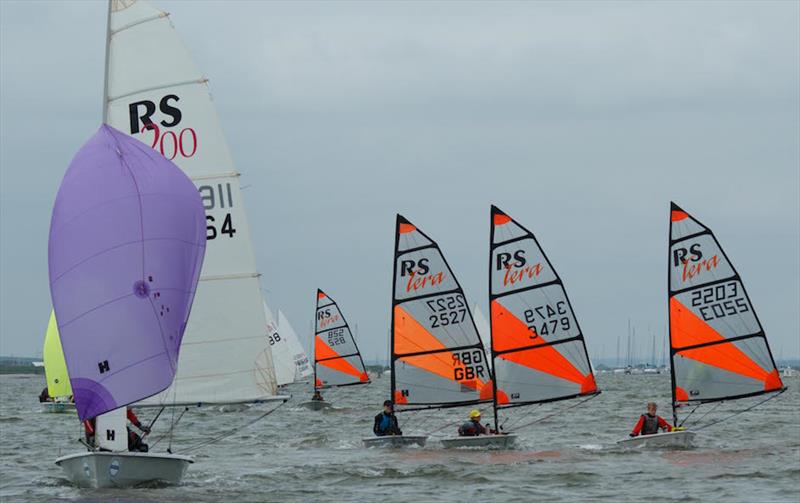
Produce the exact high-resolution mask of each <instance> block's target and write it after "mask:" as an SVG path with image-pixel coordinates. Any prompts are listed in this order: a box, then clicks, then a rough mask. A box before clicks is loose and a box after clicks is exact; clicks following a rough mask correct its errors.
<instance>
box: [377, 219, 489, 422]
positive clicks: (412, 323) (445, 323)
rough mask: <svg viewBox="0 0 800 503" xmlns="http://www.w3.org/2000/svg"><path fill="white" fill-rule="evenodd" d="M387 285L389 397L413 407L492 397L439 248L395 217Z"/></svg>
mask: <svg viewBox="0 0 800 503" xmlns="http://www.w3.org/2000/svg"><path fill="white" fill-rule="evenodd" d="M394 258H395V260H394V281H393V287H392V298H393V301H392V331H391V364H392V399H393V400H394V401H395V404H397V405H401V406H407V407H409V408H413V407H415V406H424V407H448V406H455V405H470V404H476V403H479V402H482V401H488V400H491V398H492V384H491V375H490V367H489V362H488V361H487V360H486V354H485V352H484V348H483V345H482V343H481V340H480V336H479V335H478V331H477V328H476V327H475V323H474V321H473V319H472V313H471V312H470V310H469V308H468V303H467V300H466V298H465V295H464V291H463V290H462V288H461V286H460V285H459V283H458V281H457V280H456V277H455V275H454V274H453V271H452V270H451V269H450V266H449V265H448V264H447V261H446V260H445V258H444V255H443V254H442V252H441V250H440V249H439V246H438V245H437V244H436V242H434V241H433V240H432V239H431V238H430V237H428V236H427V235H426V234H425V233H423V232H422V231H421V230H420V229H419V228H418V227H417V226H415V225H414V224H412V223H411V222H409V221H408V220H406V219H405V218H403V217H402V216H400V215H398V216H397V222H396V227H395V250H394Z"/></svg>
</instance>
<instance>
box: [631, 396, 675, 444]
mask: <svg viewBox="0 0 800 503" xmlns="http://www.w3.org/2000/svg"><path fill="white" fill-rule="evenodd" d="M657 410H658V405H656V403H655V402H648V404H647V414H642V415H641V416H640V417H639V421H638V422H637V423H636V426H634V427H633V431H631V434H630V436H631V437H636V436H639V435H640V434H641V435H654V434H656V433H658V430H667V431H672V430H673V429H674V428H673V427H672V426H671V425H670V424H669V423H668V422H666V421H665V420H664V418H663V417H661V416H659V415H657V414H656V411H657Z"/></svg>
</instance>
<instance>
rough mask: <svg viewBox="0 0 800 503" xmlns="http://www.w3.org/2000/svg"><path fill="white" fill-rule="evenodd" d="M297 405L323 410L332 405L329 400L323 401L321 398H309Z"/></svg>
mask: <svg viewBox="0 0 800 503" xmlns="http://www.w3.org/2000/svg"><path fill="white" fill-rule="evenodd" d="M299 407H303V408H305V409H309V410H325V409H330V408H331V407H333V405H331V404H330V403H329V402H323V401H321V400H309V401H307V402H303V403H301V404H300V405H299Z"/></svg>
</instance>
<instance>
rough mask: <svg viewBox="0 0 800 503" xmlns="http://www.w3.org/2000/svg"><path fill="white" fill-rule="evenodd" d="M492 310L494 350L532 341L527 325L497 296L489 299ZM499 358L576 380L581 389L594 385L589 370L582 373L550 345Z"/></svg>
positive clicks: (589, 390)
mask: <svg viewBox="0 0 800 503" xmlns="http://www.w3.org/2000/svg"><path fill="white" fill-rule="evenodd" d="M491 310H492V343H493V344H494V350H495V351H505V350H507V349H516V348H520V347H525V346H530V345H531V343H532V342H533V341H532V339H531V338H530V334H531V331H530V329H529V328H528V326H527V325H525V324H524V323H523V322H522V321H521V320H520V319H519V318H517V317H516V316H514V315H513V314H512V313H511V311H509V310H508V309H506V308H505V307H503V305H502V304H500V303H499V302H497V301H496V300H495V301H492V305H491ZM543 342H544V341H543ZM500 358H502V359H504V360H508V361H511V362H514V363H517V364H519V365H523V366H525V367H528V368H532V369H535V370H538V371H540V372H544V373H546V374H550V375H553V376H556V377H560V378H561V379H565V380H567V381H572V382H574V383H576V384H579V385H580V386H581V393H588V392H591V391H594V390H595V389H597V386H596V385H595V383H594V377H593V376H592V374H591V373H589V374H587V375H583V374H582V373H581V372H580V370H578V369H577V368H575V366H574V365H573V364H572V363H570V361H569V360H567V359H566V358H565V357H564V356H563V355H562V354H561V353H559V352H558V350H557V349H555V348H554V347H553V346H541V347H537V348H533V349H528V350H526V351H519V352H517V353H507V354H504V355H501V356H500Z"/></svg>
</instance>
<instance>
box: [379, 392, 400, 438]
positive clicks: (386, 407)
mask: <svg viewBox="0 0 800 503" xmlns="http://www.w3.org/2000/svg"><path fill="white" fill-rule="evenodd" d="M372 432H373V433H375V435H377V436H379V437H385V436H387V435H402V434H403V432H402V431H401V430H400V425H399V424H397V416H395V415H394V407H393V406H392V401H391V400H386V401H385V402H383V412H381V413H380V414H378V415H377V416H375V425H374V426H373V427H372Z"/></svg>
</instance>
